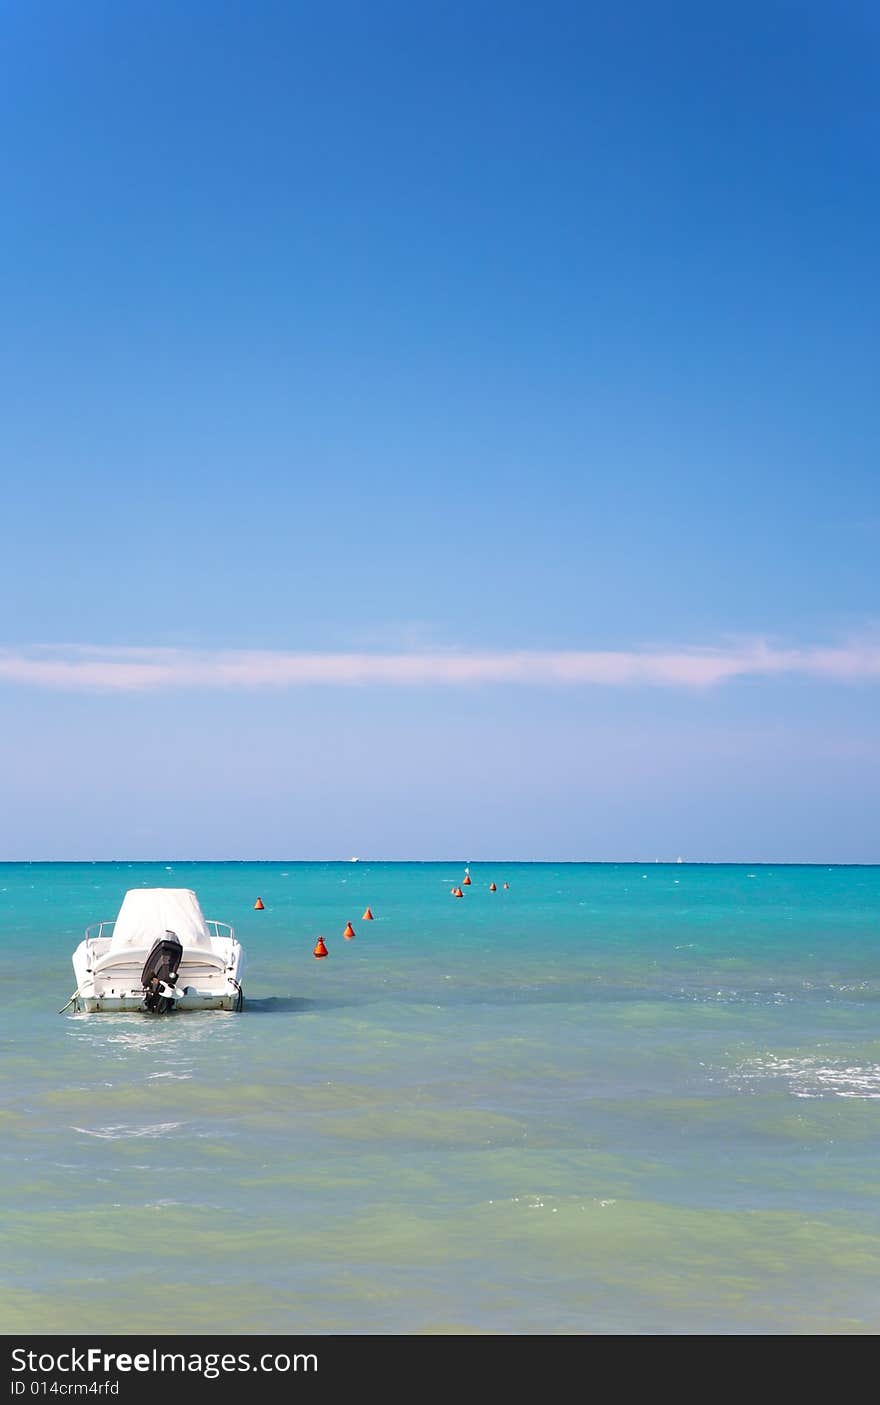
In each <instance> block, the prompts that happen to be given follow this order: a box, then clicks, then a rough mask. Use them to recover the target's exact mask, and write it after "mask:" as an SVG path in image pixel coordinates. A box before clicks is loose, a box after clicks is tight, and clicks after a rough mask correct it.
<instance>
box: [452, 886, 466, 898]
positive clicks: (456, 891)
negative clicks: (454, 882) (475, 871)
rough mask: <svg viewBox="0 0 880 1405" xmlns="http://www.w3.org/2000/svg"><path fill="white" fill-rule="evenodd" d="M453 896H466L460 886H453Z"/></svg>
mask: <svg viewBox="0 0 880 1405" xmlns="http://www.w3.org/2000/svg"><path fill="white" fill-rule="evenodd" d="M452 896H453V897H454V898H463V897H464V893H463V892H462V891H461V889H460V888H453V890H452Z"/></svg>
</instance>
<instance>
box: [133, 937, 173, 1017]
mask: <svg viewBox="0 0 880 1405" xmlns="http://www.w3.org/2000/svg"><path fill="white" fill-rule="evenodd" d="M182 959H183V946H182V944H181V941H180V938H179V937H178V935H177V933H176V932H170V931H167V930H166V932H165V935H164V937H157V939H156V941H154V943H153V945H152V947H151V948H150V954H149V956H148V957H147V959H146V961H145V962H144V969H143V971H142V972H141V985H142V986H143V988H144V1008H145V1009H147V1010H152V1011H153V1012H154V1013H155V1014H157V1015H163V1014H165V1012H166V1011H168V1010H171V1009H173V1008H174V1001H175V999H176V997H177V995H178V991H177V990H176V989H175V987H176V985H177V972H178V969H179V967H180V963H181V960H182Z"/></svg>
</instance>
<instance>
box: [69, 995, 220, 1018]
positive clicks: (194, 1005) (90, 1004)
mask: <svg viewBox="0 0 880 1405" xmlns="http://www.w3.org/2000/svg"><path fill="white" fill-rule="evenodd" d="M240 1007H241V997H240V995H239V992H238V991H237V990H233V991H231V992H230V993H229V994H226V995H210V994H208V995H201V994H198V995H184V996H182V997H181V998H180V999H179V1000H175V1002H174V1006H173V1010H171V1011H168V1013H169V1014H171V1013H174V1012H176V1011H180V1012H181V1013H182V1014H186V1013H188V1012H191V1011H193V1010H237V1009H239V1008H240ZM71 1009H72V1010H73V1012H74V1014H87V1015H96V1014H100V1013H102V1012H104V1011H107V1012H111V1011H119V1010H131V1011H137V1012H140V1013H142V1014H151V1013H152V1011H148V1010H147V1009H146V1007H145V1005H144V994H143V991H140V992H138V993H137V994H134V993H133V994H131V995H94V994H92V995H89V994H80V995H78V996H77V997H76V998H75V1000H74V1002H73V1005H72V1006H71Z"/></svg>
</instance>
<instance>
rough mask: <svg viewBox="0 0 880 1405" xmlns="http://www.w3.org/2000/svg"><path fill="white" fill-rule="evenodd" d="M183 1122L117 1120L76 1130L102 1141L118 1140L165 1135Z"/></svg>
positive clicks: (76, 1128)
mask: <svg viewBox="0 0 880 1405" xmlns="http://www.w3.org/2000/svg"><path fill="white" fill-rule="evenodd" d="M182 1126H183V1123H182V1122H153V1123H151V1124H149V1125H143V1124H135V1125H134V1126H132V1125H131V1124H129V1123H125V1122H115V1123H113V1124H111V1125H109V1126H107V1127H74V1128H73V1130H74V1132H82V1134H83V1136H86V1137H100V1138H101V1140H102V1141H107V1142H118V1141H121V1140H122V1139H123V1138H125V1137H164V1136H165V1135H166V1134H167V1133H168V1132H174V1131H176V1130H177V1128H178V1127H182Z"/></svg>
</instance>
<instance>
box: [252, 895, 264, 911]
mask: <svg viewBox="0 0 880 1405" xmlns="http://www.w3.org/2000/svg"><path fill="white" fill-rule="evenodd" d="M263 907H264V903H263V899H262V898H257V901H256V902H255V903H254V911H255V912H262V911H263Z"/></svg>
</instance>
